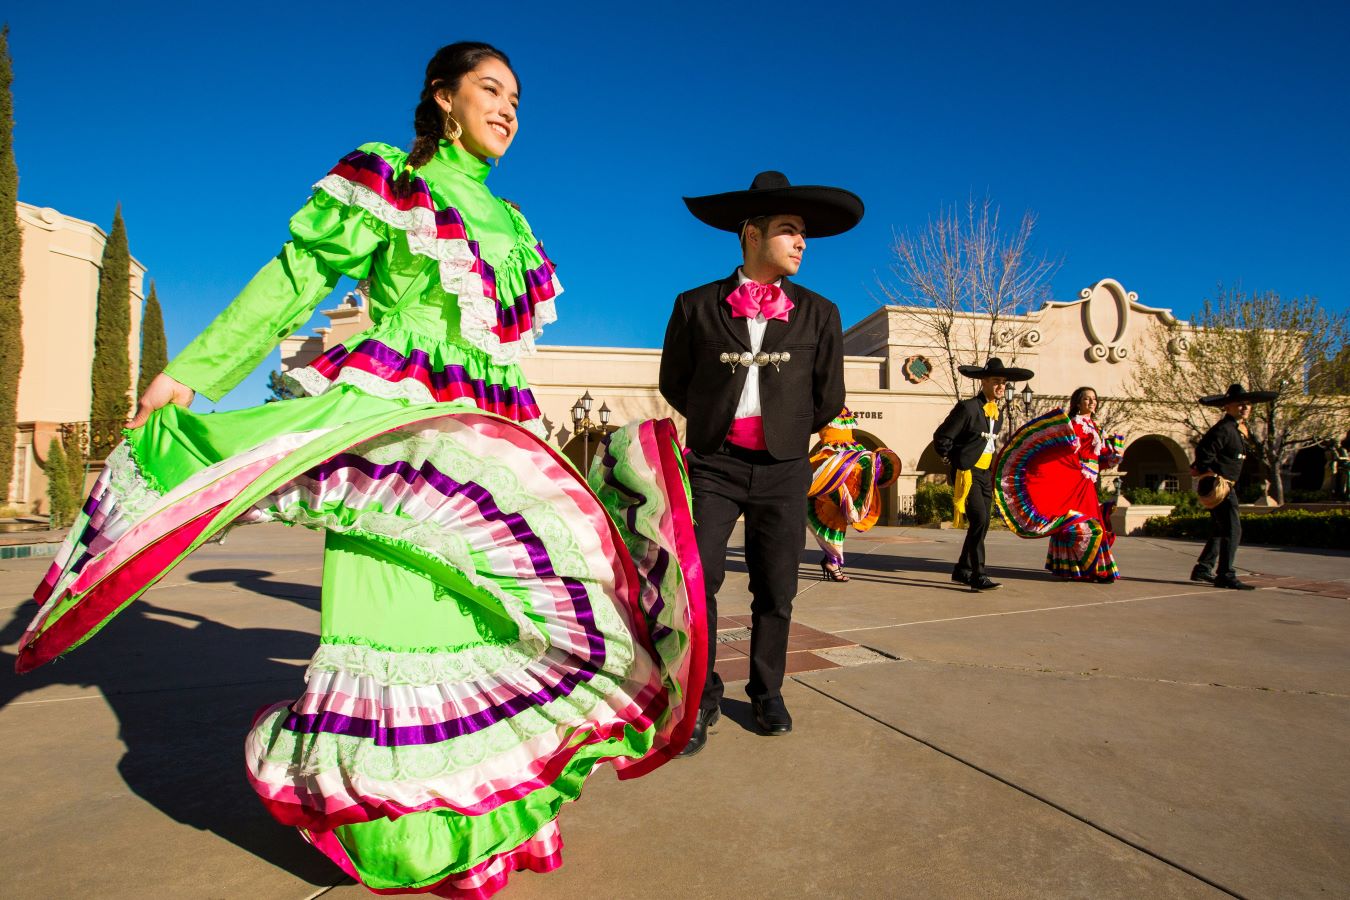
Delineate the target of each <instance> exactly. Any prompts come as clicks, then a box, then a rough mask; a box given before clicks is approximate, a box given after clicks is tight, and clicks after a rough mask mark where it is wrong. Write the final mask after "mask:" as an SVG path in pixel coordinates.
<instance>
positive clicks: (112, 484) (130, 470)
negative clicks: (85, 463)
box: [104, 441, 164, 534]
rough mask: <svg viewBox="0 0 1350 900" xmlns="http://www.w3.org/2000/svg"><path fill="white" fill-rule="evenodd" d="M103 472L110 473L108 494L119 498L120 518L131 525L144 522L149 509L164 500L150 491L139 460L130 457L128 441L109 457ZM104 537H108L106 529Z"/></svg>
mask: <svg viewBox="0 0 1350 900" xmlns="http://www.w3.org/2000/svg"><path fill="white" fill-rule="evenodd" d="M104 471H106V472H107V473H108V492H109V493H110V494H111V495H112V496H113V497H115V498H116V505H117V508H118V509H119V510H120V513H121V515H122V516H125V517H126V518H128V519H130V520H131V521H132V522H139V521H140V520H141V519H142V518H144V517H145V514H146V513H147V512H149V511H150V508H151V507H153V506H154V505H155V504H156V503H157V502H159V498H160V497H162V496H164V495H163V494H161V493H160V492H159V491H157V490H155V489H154V488H153V487H151V485H150V482H149V481H147V480H146V478H145V476H144V475H142V474H141V468H140V466H138V465H136V459H135V457H133V456H132V455H131V445H130V444H128V443H127V442H126V441H122V443H120V444H118V445H117V446H116V447H114V448H113V451H112V452H111V453H109V454H108V461H107V462H106V463H105V464H104ZM104 533H105V534H106V533H107V530H106V528H105V531H104Z"/></svg>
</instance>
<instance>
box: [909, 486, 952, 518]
mask: <svg viewBox="0 0 1350 900" xmlns="http://www.w3.org/2000/svg"><path fill="white" fill-rule="evenodd" d="M953 513H954V509H953V507H952V486H951V485H949V484H930V483H924V484H921V485H919V487H918V489H917V491H916V493H915V495H914V517H915V518H916V519H918V520H919V524H920V525H931V524H933V523H935V522H950V521H951V520H952V515H953Z"/></svg>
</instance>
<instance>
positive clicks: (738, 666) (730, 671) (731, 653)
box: [717, 616, 888, 681]
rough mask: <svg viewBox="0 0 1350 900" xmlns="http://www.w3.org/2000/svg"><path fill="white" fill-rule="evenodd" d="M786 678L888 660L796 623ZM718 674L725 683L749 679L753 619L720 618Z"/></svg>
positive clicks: (718, 622) (789, 643)
mask: <svg viewBox="0 0 1350 900" xmlns="http://www.w3.org/2000/svg"><path fill="white" fill-rule="evenodd" d="M787 649H788V653H787V669H786V671H785V674H787V675H801V674H802V673H804V672H820V671H823V670H825V669H837V668H839V667H841V666H857V665H862V664H864V663H870V662H881V661H882V660H885V659H887V658H888V657H887V656H885V655H884V654H881V653H878V652H877V651H875V650H872V649H870V648H867V647H860V646H858V644H857V643H856V642H855V641H851V640H849V639H848V638H844V637H840V636H839V635H837V634H830V633H828V632H825V631H817V630H816V629H814V628H808V627H807V626H805V625H801V624H798V623H797V622H793V623H792V626H791V627H790V628H789V629H788V646H787ZM717 674H719V675H721V676H722V680H723V681H744V680H746V679H747V678H749V677H750V617H749V616H719V617H718V618H717Z"/></svg>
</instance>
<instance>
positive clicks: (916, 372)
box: [900, 356, 933, 384]
mask: <svg viewBox="0 0 1350 900" xmlns="http://www.w3.org/2000/svg"><path fill="white" fill-rule="evenodd" d="M900 371H901V373H902V374H903V375H904V376H905V380H906V381H908V382H909V383H910V384H920V383H922V382H925V381H927V380H928V376H930V375H932V374H933V364H932V363H931V362H929V361H928V357H926V356H911V357H910V358H909V359H907V360H905V364H904V365H903V366H902V367H901V368H900Z"/></svg>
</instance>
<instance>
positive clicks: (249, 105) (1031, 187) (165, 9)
mask: <svg viewBox="0 0 1350 900" xmlns="http://www.w3.org/2000/svg"><path fill="white" fill-rule="evenodd" d="M17 6H18V8H17V9H11V10H10V11H9V12H7V13H5V14H4V15H7V16H9V19H8V21H9V23H10V28H11V31H10V39H9V40H10V52H11V54H12V57H13V62H14V70H15V78H14V92H15V98H14V100H15V119H16V133H15V137H16V142H15V147H16V153H17V156H18V163H19V172H20V182H19V197H20V199H22V200H24V201H27V202H29V203H33V204H37V205H39V206H52V207H55V208H57V209H59V210H61V211H62V212H64V213H67V214H69V215H72V216H76V217H79V218H83V219H89V220H92V221H95V222H98V223H100V224H101V225H103V226H104V227H105V228H107V227H108V225H109V223H110V222H111V219H112V212H113V207H114V205H115V204H116V203H117V202H119V201H120V202H121V203H122V207H123V212H124V215H125V217H126V222H127V228H128V232H129V235H130V239H131V249H132V253H133V254H134V255H135V256H137V257H138V258H139V259H140V260H141V261H142V262H143V263H145V265H147V266H148V267H149V270H150V272H149V273H150V276H151V277H153V278H154V279H155V280H156V282H157V284H158V288H159V296H160V299H161V301H162V302H163V304H164V308H165V318H166V320H167V329H168V338H169V349H170V352H171V353H173V352H176V351H177V350H178V349H180V348H181V347H182V346H183V345H184V344H185V343H186V342H187V341H188V340H190V339H191V338H192V336H193V335H194V334H195V333H196V332H197V331H198V330H199V329H200V328H201V327H202V326H204V325H205V324H206V323H207V322H208V321H210V319H211V317H212V316H214V315H215V313H216V312H218V311H219V310H220V309H221V308H223V307H224V306H225V304H226V303H228V302H229V300H230V299H231V298H232V297H233V296H234V294H235V293H236V292H237V291H238V290H239V288H240V287H242V286H243V284H244V283H245V282H246V281H247V280H248V278H249V277H250V276H251V275H252V274H253V272H254V271H256V270H257V269H258V268H259V267H260V266H261V265H262V264H263V263H265V262H266V261H267V260H268V259H270V258H271V257H272V256H273V255H274V254H275V253H276V251H277V248H278V247H279V245H280V244H281V242H282V241H283V240H284V239H285V237H286V221H287V219H288V218H289V216H290V214H291V213H292V212H293V211H294V210H295V209H296V208H297V207H299V206H300V205H301V204H302V203H303V202H304V201H305V199H306V197H307V195H308V192H309V186H310V185H311V184H312V183H313V182H314V181H316V180H317V179H318V178H320V177H321V176H322V175H323V174H324V173H325V172H326V171H327V170H328V168H329V167H330V166H331V165H332V164H333V162H335V161H336V160H337V159H338V157H340V156H341V155H343V154H344V153H346V152H347V151H349V150H351V149H352V148H354V147H355V146H356V145H357V144H359V143H362V142H365V141H371V140H383V141H388V142H390V143H395V144H400V145H403V146H406V145H407V143H408V141H409V140H410V132H411V124H410V122H411V113H412V108H413V106H414V105H415V102H416V95H417V92H418V90H419V89H420V86H421V77H422V70H423V67H424V65H425V63H426V60H427V58H428V57H429V56H430V55H431V53H432V52H434V51H435V49H436V48H437V47H438V46H440V45H441V44H444V43H448V42H450V41H453V40H461V39H476V40H486V41H490V42H492V43H494V44H496V45H498V46H499V47H501V48H502V49H503V50H505V51H506V52H507V53H509V54H510V55H511V57H512V60H513V62H514V63H515V66H516V69H517V71H518V72H519V73H520V77H521V82H522V106H521V112H520V116H521V130H520V134H519V136H518V137H517V139H516V142H515V145H514V146H513V148H512V150H511V152H510V153H509V154H508V156H507V157H506V158H505V160H503V162H502V164H501V167H500V169H499V170H498V171H497V172H495V173H494V174H493V175H492V177H491V179H490V181H489V184H490V185H492V186H493V188H494V189H495V190H496V192H497V193H498V194H499V195H501V196H506V197H510V198H511V199H513V200H516V201H517V202H519V203H520V204H521V206H522V207H523V209H524V211H525V213H526V215H527V216H528V217H529V218H530V221H531V223H532V225H533V226H534V228H535V231H536V232H537V233H538V234H539V235H540V237H541V238H542V239H543V241H544V243H545V245H546V246H547V248H548V250H549V254H550V256H552V257H553V258H554V260H555V261H557V262H558V263H559V266H560V268H559V277H560V278H561V280H562V282H563V284H564V286H565V287H566V290H567V293H566V294H565V295H564V297H563V298H562V300H561V301H560V303H559V316H560V321H559V322H558V323H556V324H554V325H553V326H552V327H551V328H550V329H549V330H548V331H546V332H545V336H544V340H545V342H546V343H554V344H592V345H607V346H646V347H655V346H659V345H660V342H661V335H662V330H663V328H664V325H665V321H666V317H667V315H668V313H669V309H670V302H671V299H672V298H673V296H674V295H675V293H676V292H677V291H679V290H681V289H683V288H687V287H692V286H694V285H697V284H702V283H704V282H706V281H709V280H711V279H713V278H715V277H720V276H721V275H723V274H725V273H727V272H729V271H730V270H731V269H732V267H733V266H734V264H735V263H736V261H737V248H736V244H735V239H734V237H731V236H729V235H723V234H721V233H719V232H714V231H712V230H711V229H708V228H706V227H705V226H703V225H700V224H699V223H698V222H696V221H695V220H694V219H693V218H692V217H691V216H690V215H689V214H688V212H687V211H686V210H685V208H684V205H683V204H682V203H681V202H680V196H681V195H682V194H701V193H712V192H717V191H723V190H734V189H738V188H742V187H745V186H748V184H749V182H750V179H751V178H752V177H753V175H754V173H755V172H756V171H759V170H761V169H767V168H775V169H780V170H782V171H783V172H785V173H787V175H788V177H789V178H791V179H792V181H793V182H794V183H798V184H818V183H824V184H837V185H840V186H844V187H847V188H849V189H851V190H853V191H855V192H856V193H858V194H859V195H860V196H862V198H863V199H864V201H865V202H866V204H867V216H866V218H865V219H864V221H863V222H862V224H861V225H860V226H859V227H858V228H857V229H855V230H854V231H852V232H850V233H848V234H846V235H844V236H841V237H836V238H830V239H825V240H821V241H816V242H812V243H811V245H810V246H809V247H808V251H807V255H806V262H805V265H804V266H803V269H802V272H801V275H800V277H799V279H798V280H800V281H801V282H803V283H804V284H807V285H809V286H811V287H813V288H815V289H816V290H818V291H820V292H822V293H824V294H826V295H827V296H829V297H830V298H832V299H833V300H835V301H836V302H837V303H838V304H839V306H840V308H841V310H842V312H843V315H844V322H845V324H846V325H847V324H848V323H851V322H853V321H856V320H857V319H859V318H860V317H862V316H863V315H865V314H866V313H867V312H869V311H870V310H872V309H874V308H875V307H876V304H877V300H876V299H875V293H876V292H875V284H876V278H877V275H878V274H879V273H883V272H884V271H885V270H886V266H887V251H888V246H889V243H890V240H891V235H892V230H893V229H902V230H903V229H913V228H918V227H921V226H922V225H923V223H924V222H925V221H926V220H927V219H928V217H929V216H930V215H931V214H933V213H934V212H935V211H936V210H937V209H938V207H939V206H940V205H942V204H944V203H951V202H954V201H960V200H963V199H964V198H966V197H967V196H968V195H970V194H971V193H974V194H976V195H981V194H984V193H988V194H989V195H990V196H992V197H993V198H994V200H995V201H996V202H998V203H999V204H1000V205H1001V206H1002V208H1003V212H1004V215H1005V216H1010V217H1014V218H1015V217H1016V216H1018V215H1020V214H1021V212H1022V211H1023V210H1027V209H1031V210H1034V211H1035V212H1036V213H1038V214H1039V216H1040V224H1039V226H1038V228H1037V232H1036V245H1037V249H1038V250H1040V251H1042V252H1044V253H1047V254H1050V255H1052V256H1056V257H1062V258H1063V260H1064V265H1063V267H1062V269H1061V270H1060V272H1059V274H1058V275H1057V276H1056V278H1055V282H1054V288H1055V295H1056V297H1058V298H1060V299H1069V298H1072V297H1074V296H1075V295H1076V294H1077V291H1078V290H1079V289H1080V288H1082V287H1085V286H1087V285H1089V284H1091V283H1092V282H1094V281H1096V280H1097V279H1099V278H1102V277H1107V276H1110V277H1115V278H1119V279H1120V280H1121V281H1122V282H1124V284H1125V285H1126V287H1127V288H1129V289H1131V290H1135V291H1138V292H1139V296H1140V300H1141V301H1142V302H1144V303H1146V304H1148V305H1151V306H1164V307H1170V308H1172V309H1174V310H1175V311H1176V312H1177V313H1178V314H1179V315H1181V316H1183V317H1184V316H1186V315H1187V314H1188V313H1190V312H1191V311H1192V310H1193V309H1194V308H1195V307H1196V305H1197V303H1198V301H1199V300H1200V299H1201V298H1203V297H1204V296H1205V295H1206V294H1207V293H1209V292H1210V291H1211V290H1212V289H1213V287H1214V285H1215V284H1216V282H1218V281H1221V280H1222V281H1224V282H1230V283H1231V282H1236V281H1241V282H1242V284H1243V285H1244V286H1245V287H1247V288H1249V289H1253V290H1265V289H1270V290H1276V291H1280V292H1281V293H1284V294H1296V295H1302V294H1314V295H1317V296H1319V297H1321V298H1322V300H1323V302H1325V303H1327V304H1328V305H1331V306H1334V307H1337V308H1346V307H1347V305H1350V289H1347V286H1346V284H1347V282H1346V277H1345V274H1344V271H1345V266H1346V261H1347V257H1350V252H1347V251H1348V249H1350V226H1348V225H1347V216H1346V210H1347V208H1350V166H1348V164H1347V163H1348V161H1350V124H1348V123H1347V116H1346V105H1347V104H1346V98H1347V96H1350V57H1348V56H1347V54H1345V52H1344V46H1343V45H1344V40H1345V37H1346V35H1347V34H1350V12H1348V11H1347V10H1350V6H1348V5H1347V4H1344V3H1333V2H1323V3H1308V2H1293V3H1285V4H1279V5H1276V4H1269V3H1259V4H1258V3H1245V2H1238V3H1228V2H1225V3H1219V2H1211V3H1187V2H1175V0H1174V2H1170V3H1166V4H1162V3H1132V4H1123V5H1113V8H1112V9H1111V10H1105V9H1102V8H1100V7H1097V8H1092V9H1085V8H1084V5H1083V4H1079V3H1074V4H1069V3H1062V4H1058V3H1057V4H1008V3H953V4H946V5H945V8H942V9H938V8H937V7H938V6H939V4H922V5H919V4H914V6H915V7H920V6H921V8H915V9H913V10H909V11H906V9H905V7H906V6H908V4H890V3H886V4H882V3H876V4H866V3H863V4H851V3H846V2H835V3H820V2H817V3H799V2H784V3H778V4H773V3H754V4H750V3H743V4H736V3H727V2H720V3H678V4H674V3H672V4H630V3H624V4H586V5H582V4H570V3H554V4H548V5H545V4H532V3H521V2H515V3H502V4H489V3H482V2H479V3H474V4H451V3H434V2H428V3H404V4H397V3H386V4H370V3H363V4H355V3H346V2H328V3H322V4H310V5H304V4H288V3H276V2H271V3H267V4H255V3H249V2H239V3H233V4H229V5H226V6H219V5H214V6H213V5H209V4H208V5H204V6H203V5H200V4H197V5H191V4H183V3H172V4H170V3H155V4H145V3H140V4H135V3H133V4H130V5H126V4H107V3H99V4H87V3H82V2H76V3H67V4H60V5H59V8H58V9H57V10H56V11H52V7H50V5H48V8H47V10H46V11H43V12H39V11H38V8H39V7H38V4H35V3H25V4H21V5H17ZM1117 7H1125V8H1117ZM469 8H471V9H473V10H474V12H473V14H472V15H471V16H470V15H466V14H465V13H464V12H463V10H465V9H469ZM498 10H499V11H498ZM583 10H584V11H583ZM317 323H318V322H317V321H316V323H315V324H317ZM275 358H276V357H275V354H274V355H273V362H272V363H271V364H270V365H269V366H267V368H272V367H275V365H276V362H275ZM264 380H265V379H264V377H263V375H262V374H261V373H255V374H254V375H253V376H252V377H251V378H250V379H249V380H248V381H246V382H245V383H244V385H243V386H242V387H241V388H240V389H239V390H237V391H236V392H235V393H234V394H233V395H231V397H229V398H227V399H226V401H225V402H224V403H223V404H222V407H223V408H233V407H237V406H244V405H251V404H253V403H256V402H258V401H259V400H261V399H262V397H263V396H264V394H265V389H264V387H263V383H264Z"/></svg>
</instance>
